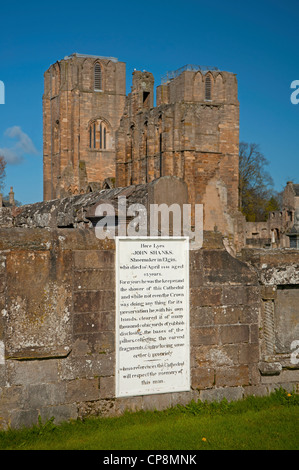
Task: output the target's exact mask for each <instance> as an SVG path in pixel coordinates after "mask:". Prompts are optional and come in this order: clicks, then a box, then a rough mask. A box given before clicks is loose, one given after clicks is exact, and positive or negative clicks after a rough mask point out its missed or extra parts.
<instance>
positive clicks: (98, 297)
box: [74, 290, 115, 313]
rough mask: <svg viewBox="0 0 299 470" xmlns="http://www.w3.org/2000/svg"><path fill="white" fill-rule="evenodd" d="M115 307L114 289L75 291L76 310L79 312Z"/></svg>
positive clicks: (105, 309)
mask: <svg viewBox="0 0 299 470" xmlns="http://www.w3.org/2000/svg"><path fill="white" fill-rule="evenodd" d="M114 308H115V293H114V291H107V290H102V291H97V292H93V291H89V292H86V291H85V292H76V293H74V311H75V312H77V313H81V312H82V313H89V312H100V311H102V312H104V311H109V310H112V309H114Z"/></svg>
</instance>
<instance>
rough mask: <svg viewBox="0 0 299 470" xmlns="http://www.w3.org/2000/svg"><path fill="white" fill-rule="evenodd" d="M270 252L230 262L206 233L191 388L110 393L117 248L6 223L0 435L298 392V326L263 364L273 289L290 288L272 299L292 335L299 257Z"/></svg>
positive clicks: (196, 292)
mask: <svg viewBox="0 0 299 470" xmlns="http://www.w3.org/2000/svg"><path fill="white" fill-rule="evenodd" d="M271 256H272V255H270V254H267V253H263V255H262V256H261V255H257V254H256V253H255V252H254V253H253V252H251V251H248V252H246V253H245V254H244V259H243V261H241V260H237V259H235V258H232V257H231V256H230V255H229V254H228V253H227V251H226V250H225V249H224V248H223V245H222V241H221V234H220V233H217V232H211V233H205V236H204V246H203V248H202V249H201V250H197V251H196V250H193V251H190V342H191V385H192V388H191V390H190V391H189V392H183V393H165V394H157V395H147V396H137V397H129V398H115V242H114V241H113V240H98V239H97V238H96V237H95V235H94V231H93V230H92V229H90V230H86V229H85V230H83V229H38V228H32V229H26V228H13V229H9V228H6V229H5V228H2V229H1V230H0V257H1V259H0V312H1V316H0V428H3V429H5V428H7V427H8V426H11V427H20V426H22V425H31V424H34V423H37V420H38V416H41V419H42V420H47V419H49V418H51V417H54V418H55V422H56V423H59V422H61V421H63V420H68V419H71V418H72V419H76V418H81V417H84V416H88V415H111V414H113V415H119V414H121V413H123V412H124V410H125V409H130V410H137V409H145V410H146V409H155V408H157V409H163V408H166V407H169V406H172V405H176V404H178V403H181V404H186V403H187V402H189V401H191V399H195V400H197V399H198V398H200V399H202V400H206V399H207V400H214V399H221V398H223V397H226V398H227V399H239V398H241V397H243V396H244V395H247V394H257V393H259V394H265V393H268V391H269V390H272V388H273V387H274V386H279V385H280V384H283V385H286V386H287V387H289V388H292V387H293V386H294V387H296V384H297V383H298V382H299V378H298V370H296V366H292V364H291V363H290V354H289V352H288V348H289V347H290V342H291V341H292V340H293V339H296V338H295V337H294V334H295V333H296V331H297V330H296V331H295V330H294V328H293V329H292V333H291V335H290V332H289V330H288V329H287V330H285V331H284V330H283V328H279V332H278V336H277V341H280V343H279V344H280V345H282V348H280V349H279V351H278V352H277V354H276V355H275V357H274V358H273V357H268V356H269V354H268V356H267V355H265V352H264V348H265V343H267V341H268V343H269V340H268V336H267V335H269V334H268V332H267V331H268V330H267V329H266V327H265V326H264V323H263V321H264V320H263V318H264V317H263V315H264V302H265V300H267V299H268V298H269V299H270V300H271V301H272V299H273V290H271V289H270V291H269V285H270V286H272V287H273V285H274V283H275V282H276V281H277V284H279V285H284V286H285V287H287V288H290V287H289V286H290V284H292V285H293V287H294V289H293V290H292V295H291V297H287V301H285V297H284V295H285V292H284V291H281V295H280V294H279V296H278V304H277V305H278V310H277V313H276V320H275V321H276V324H277V325H280V324H282V323H283V318H284V316H285V315H286V318H288V322H289V323H288V324H289V325H290V326H291V325H293V326H294V325H297V326H296V328H297V329H298V321H297V320H298V308H297V305H298V301H297V303H296V300H295V299H297V298H298V297H297V293H298V292H299V291H298V290H297V288H296V286H297V285H298V278H297V277H298V276H297V274H296V272H298V259H297V258H298V256H299V255H298V252H297V253H296V255H295V256H296V259H294V258H293V257H292V256H289V255H287V254H284V253H281V254H280V257H279V258H277V257H275V256H274V255H273V257H272V258H271ZM265 265H267V268H266V267H265ZM271 266H272V268H271ZM296 266H297V268H296ZM283 269H284V277H283V279H284V280H283V281H282V280H281V279H282V278H281V273H282V272H283ZM296 269H297V271H296ZM279 273H280V274H279ZM277 276H280V277H277ZM290 276H293V277H292V280H290ZM275 285H276V284H275ZM265 289H266V290H265ZM268 296H270V297H268ZM271 296H272V297H271ZM274 302H275V301H274ZM285 305H286V306H287V307H286V308H287V309H288V310H287V314H286V313H285V312H286V310H285V308H284V306H285ZM292 308H293V309H294V310H293V313H291V312H292ZM296 309H297V310H296ZM292 315H293V316H292ZM292 322H294V323H292ZM274 332H275V329H274ZM272 334H273V333H272ZM295 336H296V334H295ZM268 343H267V344H268ZM286 351H287V352H286ZM273 363H274V366H273ZM277 363H279V364H280V366H278V365H277ZM273 367H274V369H275V367H276V369H275V370H274V372H273ZM278 369H279V370H278ZM269 373H270V374H271V375H269ZM278 373H279V375H277V374H278ZM273 374H275V375H273Z"/></svg>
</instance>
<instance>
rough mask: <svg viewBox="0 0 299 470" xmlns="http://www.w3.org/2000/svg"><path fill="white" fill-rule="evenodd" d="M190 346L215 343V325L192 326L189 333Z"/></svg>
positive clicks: (216, 333)
mask: <svg viewBox="0 0 299 470" xmlns="http://www.w3.org/2000/svg"><path fill="white" fill-rule="evenodd" d="M190 338H191V344H192V346H200V345H202V344H217V342H218V329H217V328H215V327H208V326H206V327H202V328H192V330H191V334H190Z"/></svg>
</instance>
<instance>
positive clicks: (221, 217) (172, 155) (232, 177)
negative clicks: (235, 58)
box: [116, 66, 239, 237]
mask: <svg viewBox="0 0 299 470" xmlns="http://www.w3.org/2000/svg"><path fill="white" fill-rule="evenodd" d="M153 86H154V84H153V77H152V75H151V74H150V73H149V72H134V73H133V86H132V92H131V93H130V94H129V95H128V98H127V102H126V107H125V111H124V115H123V118H122V119H121V124H120V128H119V131H118V132H117V150H116V185H117V186H126V185H129V184H138V183H145V182H150V181H152V180H153V179H156V178H158V177H160V176H167V175H173V176H177V177H179V178H181V179H183V180H185V181H186V183H187V184H188V191H189V202H190V203H201V204H203V205H204V228H205V230H214V229H215V228H217V229H218V230H219V231H221V232H222V233H223V234H224V235H225V236H228V237H229V236H233V234H234V232H235V227H234V224H235V222H234V219H235V217H237V216H238V214H239V213H238V184H239V101H238V91H237V79H236V76H235V74H233V73H229V72H223V71H220V70H218V69H215V68H209V67H205V68H203V67H199V66H185V67H182V69H179V70H178V71H175V72H172V73H169V74H168V75H167V76H166V78H165V79H164V80H162V85H160V86H158V87H157V90H156V107H153V105H152V96H153Z"/></svg>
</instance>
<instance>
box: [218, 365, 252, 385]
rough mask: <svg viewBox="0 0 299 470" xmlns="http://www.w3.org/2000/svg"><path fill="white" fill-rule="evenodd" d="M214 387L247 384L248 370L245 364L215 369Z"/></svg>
mask: <svg viewBox="0 0 299 470" xmlns="http://www.w3.org/2000/svg"><path fill="white" fill-rule="evenodd" d="M215 372H216V373H215V378H216V380H215V385H216V387H236V386H238V385H242V386H243V385H249V371H248V367H247V366H245V365H240V366H233V367H222V368H221V369H216V371H215Z"/></svg>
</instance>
